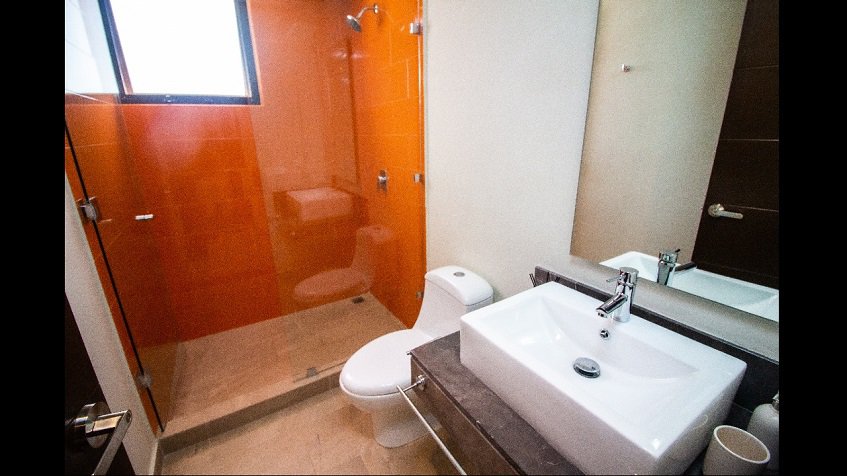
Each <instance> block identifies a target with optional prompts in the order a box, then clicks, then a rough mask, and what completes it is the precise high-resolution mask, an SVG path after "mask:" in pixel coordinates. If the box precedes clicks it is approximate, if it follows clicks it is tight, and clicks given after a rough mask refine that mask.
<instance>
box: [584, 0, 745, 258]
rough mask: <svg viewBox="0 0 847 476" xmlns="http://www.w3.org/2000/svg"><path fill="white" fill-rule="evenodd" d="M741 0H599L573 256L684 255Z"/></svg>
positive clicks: (711, 148) (696, 216)
mask: <svg viewBox="0 0 847 476" xmlns="http://www.w3.org/2000/svg"><path fill="white" fill-rule="evenodd" d="M746 3H747V2H746V0H710V1H705V2H696V1H670V0H603V1H602V2H601V3H600V16H599V20H598V24H597V43H596V51H595V55H594V71H593V74H592V80H591V96H590V98H589V102H588V121H587V125H586V130H585V150H584V153H583V157H582V169H581V172H580V182H579V194H578V196H577V206H576V223H575V224H574V236H573V244H572V249H571V251H572V252H573V254H575V255H577V256H581V257H583V258H586V259H590V260H592V261H603V260H605V259H608V258H611V257H613V256H617V255H619V254H621V253H623V252H626V251H633V250H635V251H641V252H643V253H647V254H650V255H654V256H655V255H656V254H657V253H658V252H659V251H660V250H662V249H667V248H671V249H675V248H681V249H682V251H681V252H680V262H688V261H690V260H691V253H692V251H693V249H694V241H695V238H696V237H697V229H698V227H699V226H700V214H701V211H702V208H703V200H704V199H705V197H706V189H707V188H708V185H709V176H710V174H711V171H712V163H713V162H714V157H715V149H716V147H717V144H718V136H719V134H720V129H721V123H722V121H723V113H724V108H725V106H726V98H727V95H728V94H729V85H730V82H731V80H732V71H733V65H734V64H735V55H736V52H737V51H738V39H739V37H740V35H741V25H742V23H743V20H744V10H745V7H746ZM623 63H626V64H628V65H630V66H631V68H632V69H631V70H630V72H628V73H623V72H621V64H623Z"/></svg>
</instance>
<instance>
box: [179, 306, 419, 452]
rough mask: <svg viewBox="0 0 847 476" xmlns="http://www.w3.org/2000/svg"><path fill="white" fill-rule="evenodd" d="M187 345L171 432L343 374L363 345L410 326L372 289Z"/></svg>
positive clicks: (183, 348)
mask: <svg viewBox="0 0 847 476" xmlns="http://www.w3.org/2000/svg"><path fill="white" fill-rule="evenodd" d="M362 297H363V298H364V301H363V302H361V303H358V304H356V303H353V302H352V301H351V300H350V299H345V300H342V301H337V302H333V303H329V304H325V305H322V306H318V307H315V308H312V309H307V310H304V311H298V312H295V313H292V314H287V315H285V316H281V317H277V318H274V319H269V320H266V321H262V322H257V323H255V324H251V325H248V326H244V327H239V328H236V329H231V330H228V331H225V332H220V333H217V334H212V335H209V336H205V337H201V338H199V339H194V340H190V341H187V342H184V343H182V344H181V345H180V346H179V349H178V355H177V361H178V363H177V370H176V376H175V379H176V380H175V384H174V390H173V395H172V402H173V403H172V410H171V418H170V420H169V422H168V424H167V427H166V428H165V433H164V434H165V435H168V434H173V433H174V432H179V431H184V430H185V429H187V428H191V427H194V426H197V425H201V424H203V423H206V422H208V421H211V420H213V419H216V418H220V417H222V416H224V415H227V414H229V413H233V412H235V411H238V410H240V409H242V408H246V407H248V406H250V405H253V404H256V403H258V402H262V401H264V400H266V399H269V398H273V397H274V396H278V395H281V394H284V393H286V392H288V391H291V390H293V389H296V388H297V387H299V386H301V385H305V384H308V383H309V382H314V381H315V380H316V379H319V378H321V376H326V375H327V374H328V373H330V372H338V371H339V369H340V367H341V366H342V365H343V364H344V362H345V361H346V360H347V359H348V358H349V357H350V355H352V354H353V352H355V351H356V350H357V349H358V348H359V347H361V346H362V345H364V344H366V343H367V342H369V341H371V340H373V339H375V338H376V337H379V336H381V335H384V334H387V333H389V332H392V331H395V330H401V329H405V328H406V327H405V326H404V325H403V324H402V323H401V322H400V321H399V320H398V319H397V318H396V317H394V315H393V314H391V312H390V311H388V309H386V308H385V306H383V305H382V304H381V303H380V302H379V301H378V300H377V299H376V298H375V297H374V296H373V295H371V294H370V293H367V294H364V295H363V296H362Z"/></svg>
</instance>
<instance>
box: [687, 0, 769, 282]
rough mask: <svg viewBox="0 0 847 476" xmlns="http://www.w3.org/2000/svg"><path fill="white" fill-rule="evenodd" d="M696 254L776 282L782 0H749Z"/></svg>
mask: <svg viewBox="0 0 847 476" xmlns="http://www.w3.org/2000/svg"><path fill="white" fill-rule="evenodd" d="M714 204H721V205H723V207H724V208H725V209H726V210H727V211H728V212H734V213H740V214H741V215H742V218H740V219H739V218H733V217H713V216H710V215H709V212H708V209H709V207H710V206H711V205H714ZM693 261H694V262H695V263H697V266H698V267H699V268H701V269H704V270H707V271H712V272H715V273H718V274H722V275H725V276H731V277H734V278H738V279H742V280H744V281H750V282H753V283H757V284H761V285H764V286H768V287H772V288H779V2H775V1H772V0H749V1H748V3H747V11H746V13H745V16H744V25H743V27H742V30H741V40H740V42H739V45H738V54H737V56H736V61H735V70H734V72H733V76H732V83H731V86H730V90H729V97H728V99H727V105H726V112H725V113H724V120H723V125H722V127H721V133H720V137H719V139H718V146H717V151H716V153H715V162H714V165H713V167H712V175H711V178H710V180H709V188H708V191H707V193H706V201H705V203H704V205H703V214H702V216H701V220H700V227H699V231H698V233H697V239H696V242H695V245H694V252H693Z"/></svg>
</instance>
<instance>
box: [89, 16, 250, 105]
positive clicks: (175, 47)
mask: <svg viewBox="0 0 847 476" xmlns="http://www.w3.org/2000/svg"><path fill="white" fill-rule="evenodd" d="M100 8H101V9H102V11H103V19H104V20H103V22H104V24H105V26H106V31H107V33H108V34H107V38H108V42H109V49H110V50H111V53H112V59H113V62H114V64H115V74H116V75H117V76H118V85H119V87H120V94H121V100H122V101H123V102H129V103H180V104H258V103H259V88H258V82H257V80H256V67H255V63H254V60H253V45H252V42H251V41H250V28H249V22H248V20H247V2H246V0H144V1H140V0H100Z"/></svg>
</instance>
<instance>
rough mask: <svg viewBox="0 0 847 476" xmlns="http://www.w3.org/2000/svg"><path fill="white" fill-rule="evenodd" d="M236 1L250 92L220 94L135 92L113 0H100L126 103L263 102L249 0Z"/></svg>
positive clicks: (116, 74) (117, 74)
mask: <svg viewBox="0 0 847 476" xmlns="http://www.w3.org/2000/svg"><path fill="white" fill-rule="evenodd" d="M233 1H234V2H235V17H236V20H237V22H238V37H239V40H240V45H241V59H242V64H243V66H244V72H245V73H246V75H247V78H246V79H247V81H246V85H247V89H248V93H249V95H247V96H223V95H221V96H217V95H214V96H213V95H193V94H134V93H131V92H128V91H132V85H131V82H130V77H129V72H128V71H127V68H126V63H125V61H124V56H123V50H122V49H121V41H120V36H119V35H118V29H117V25H116V24H115V18H114V15H113V14H112V4H111V2H110V1H109V0H98V3H99V5H100V11H101V13H102V16H103V27H104V29H105V30H106V42H107V43H108V44H109V53H110V54H111V56H112V66H113V67H114V70H115V78H116V79H117V80H118V81H117V83H118V93H119V95H120V100H121V102H122V103H130V104H259V80H258V76H257V74H256V62H255V60H254V52H253V41H252V37H251V35H250V21H249V19H248V16H247V0H233Z"/></svg>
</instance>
